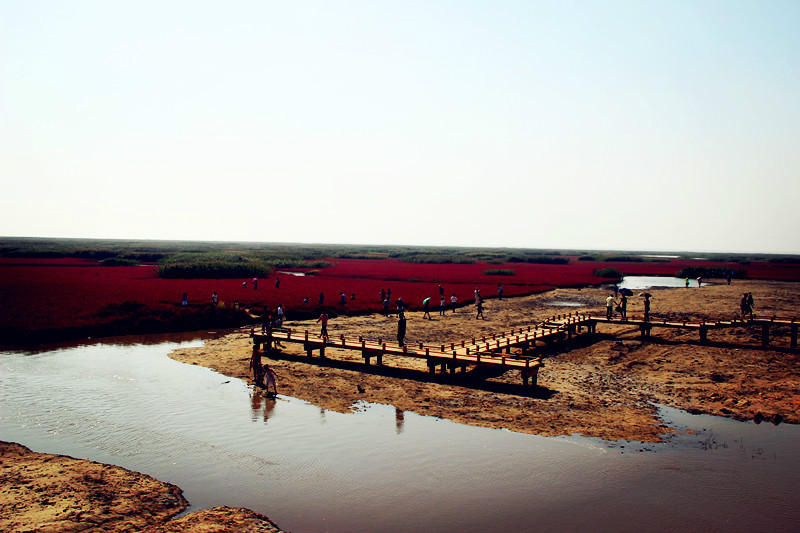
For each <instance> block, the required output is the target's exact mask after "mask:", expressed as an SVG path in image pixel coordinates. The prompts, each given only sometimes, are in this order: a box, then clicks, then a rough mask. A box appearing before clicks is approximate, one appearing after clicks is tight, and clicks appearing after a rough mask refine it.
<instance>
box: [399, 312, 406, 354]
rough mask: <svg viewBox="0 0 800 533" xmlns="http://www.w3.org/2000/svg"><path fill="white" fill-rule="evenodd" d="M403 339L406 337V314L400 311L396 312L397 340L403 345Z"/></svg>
mask: <svg viewBox="0 0 800 533" xmlns="http://www.w3.org/2000/svg"><path fill="white" fill-rule="evenodd" d="M405 339H406V315H405V313H403V311H400V313H398V318H397V342H398V343H399V344H400V346H403V345H404V344H405Z"/></svg>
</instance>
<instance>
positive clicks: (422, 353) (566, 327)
mask: <svg viewBox="0 0 800 533" xmlns="http://www.w3.org/2000/svg"><path fill="white" fill-rule="evenodd" d="M798 323H799V322H798V320H797V319H796V318H778V317H774V316H773V317H770V318H757V317H754V318H753V319H752V320H739V319H734V320H718V321H713V322H711V321H703V322H688V321H684V322H676V321H667V320H663V321H657V320H648V321H644V320H635V319H625V320H623V319H619V318H617V319H609V318H606V317H599V316H592V315H589V314H583V313H570V314H566V315H557V316H554V317H552V318H549V319H547V320H544V321H542V322H540V323H538V324H534V325H530V326H524V327H520V328H512V329H511V330H509V331H501V332H498V333H492V334H488V335H481V336H480V337H473V338H471V339H468V340H462V341H460V342H457V343H455V342H451V343H449V344H438V345H431V344H424V343H415V344H405V345H403V346H400V345H399V344H398V343H396V342H385V341H383V340H381V339H378V340H367V339H364V338H363V337H346V336H344V335H340V336H339V337H338V338H333V337H330V338H328V339H327V340H325V339H323V338H322V337H321V336H320V335H319V334H316V333H311V332H309V331H308V330H304V331H302V332H298V331H293V330H292V329H290V328H281V329H277V330H274V331H273V332H272V333H271V336H268V335H266V334H263V333H257V332H256V331H255V329H251V332H250V336H251V337H252V338H253V351H258V350H260V348H261V346H262V345H264V344H267V345H268V344H270V341H279V342H281V343H283V342H292V343H298V344H302V345H303V349H304V350H305V352H306V355H307V356H308V357H309V358H310V357H312V356H313V354H314V351H319V355H320V357H326V355H325V350H326V349H330V348H336V349H343V350H355V351H360V352H361V357H362V358H363V359H364V363H365V364H366V365H369V364H370V363H371V361H372V360H373V359H374V360H375V362H376V363H377V364H378V365H382V364H383V360H384V357H388V356H397V357H415V358H418V359H425V361H426V363H427V366H428V370H429V371H430V372H431V373H435V372H436V369H437V368H440V369H441V372H442V373H445V372H448V371H449V372H451V373H455V372H457V371H458V370H461V372H465V371H466V369H467V367H470V366H475V367H489V368H499V369H507V370H519V371H520V377H521V378H522V384H523V386H524V387H528V386H532V387H535V386H536V380H537V376H538V372H539V369H540V368H541V367H543V366H544V363H543V362H542V357H543V356H542V355H539V356H536V355H534V354H533V353H532V351H533V349H534V348H535V347H536V345H537V343H544V344H545V345H551V344H555V343H557V342H560V341H565V340H570V339H572V338H573V337H575V336H576V335H578V334H581V333H583V332H586V333H590V334H591V333H596V332H597V324H614V325H630V326H636V327H638V328H639V330H640V332H641V336H642V338H648V337H650V335H651V332H652V330H654V329H657V328H683V329H688V330H697V331H698V332H699V336H700V337H699V340H700V342H707V341H708V331H709V330H711V329H723V328H737V327H752V326H760V327H761V331H762V333H761V344H762V346H764V347H766V346H768V345H769V342H770V332H771V329H772V328H773V327H775V326H786V327H788V328H789V330H790V338H791V341H790V344H791V348H792V349H797V331H798ZM270 337H271V338H270ZM512 350H513V351H514V352H515V353H512Z"/></svg>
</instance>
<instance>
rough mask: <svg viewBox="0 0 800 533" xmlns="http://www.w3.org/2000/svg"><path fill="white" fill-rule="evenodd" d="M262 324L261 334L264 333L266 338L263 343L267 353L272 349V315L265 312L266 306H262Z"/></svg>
mask: <svg viewBox="0 0 800 533" xmlns="http://www.w3.org/2000/svg"><path fill="white" fill-rule="evenodd" d="M263 320H264V322H263V323H262V324H261V333H264V334H265V335H266V336H267V342H265V343H264V344H265V346H266V350H267V351H269V350H271V349H272V315H270V314H269V311H267V306H266V305H265V306H264V317H263Z"/></svg>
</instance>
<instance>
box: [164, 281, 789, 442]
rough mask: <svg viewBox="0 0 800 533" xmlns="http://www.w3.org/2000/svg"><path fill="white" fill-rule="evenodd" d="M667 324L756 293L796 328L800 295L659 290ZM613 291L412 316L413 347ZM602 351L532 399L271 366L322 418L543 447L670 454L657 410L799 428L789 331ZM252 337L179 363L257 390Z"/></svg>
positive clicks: (388, 373) (508, 377)
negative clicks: (516, 437) (369, 414)
mask: <svg viewBox="0 0 800 533" xmlns="http://www.w3.org/2000/svg"><path fill="white" fill-rule="evenodd" d="M648 292H651V293H652V294H653V295H654V298H653V300H652V314H653V317H654V319H655V320H661V319H665V318H666V319H671V320H674V319H681V320H702V319H707V320H715V319H721V318H732V317H734V316H735V315H736V314H737V312H738V306H739V299H740V298H741V295H742V293H743V292H752V293H753V296H754V299H755V302H756V312H757V313H765V314H773V313H774V314H777V315H778V316H792V315H795V314H800V313H798V310H800V287H799V286H798V285H797V284H793V283H780V282H764V281H753V282H744V281H742V282H737V283H734V284H733V285H731V286H728V285H726V284H722V283H721V284H713V285H705V286H703V287H701V288H697V287H693V288H688V289H683V288H681V289H653V290H648ZM609 294H610V291H609V290H607V289H582V290H581V289H558V290H555V291H551V292H549V293H545V294H540V295H535V296H529V297H525V298H514V299H505V300H503V301H498V300H495V299H492V300H488V301H487V302H486V305H485V316H486V320H476V318H475V311H474V308H473V307H465V308H462V309H459V310H458V312H456V313H455V314H453V313H452V312H448V313H447V314H446V315H445V316H440V315H438V312H434V313H432V315H433V318H432V319H431V320H423V319H422V313H408V314H407V318H408V335H407V339H406V340H407V342H409V343H415V342H425V343H432V344H440V343H442V342H446V343H449V342H455V341H460V340H461V339H468V338H472V337H475V336H478V335H481V334H483V333H491V332H496V331H500V330H504V329H505V330H507V329H509V328H511V327H516V326H523V325H529V324H531V323H535V322H538V321H540V320H543V319H545V318H547V317H549V316H552V315H554V314H559V313H566V312H575V311H580V312H593V313H597V314H602V313H604V305H605V303H604V302H605V298H606V297H607V296H608V295H609ZM641 315H642V304H641V298H637V297H636V296H634V297H632V298H630V303H629V316H630V317H631V318H638V317H641ZM286 326H288V327H291V328H293V329H295V330H300V331H302V330H304V329H309V330H311V331H318V329H319V326H318V324H316V323H315V322H314V321H308V322H299V321H298V322H291V321H290V322H287V324H286ZM329 331H330V333H331V335H332V336H333V337H336V336H338V335H340V334H344V335H348V336H358V335H361V336H363V337H365V338H367V339H378V338H381V339H385V340H387V341H390V340H392V341H393V340H394V337H395V335H396V319H395V318H393V317H390V318H386V317H383V316H381V315H369V316H358V317H337V318H336V319H333V320H331V323H330V325H329ZM598 333H599V335H597V336H596V337H594V338H590V337H588V336H587V337H581V338H579V339H578V340H576V341H575V342H574V343H573V344H571V345H569V347H566V346H565V347H563V348H561V350H562V351H561V353H559V352H558V351H550V352H544V353H545V355H546V358H545V367H544V368H543V369H542V371H541V372H540V374H539V388H538V389H537V390H536V391H534V392H533V394H532V395H530V393H529V392H526V391H525V390H523V389H522V388H521V387H520V383H521V380H520V378H519V373H518V372H517V371H509V372H506V373H505V374H501V375H494V376H487V375H486V373H485V371H477V370H473V371H471V372H468V373H467V374H466V375H462V374H456V375H452V376H451V375H436V376H431V375H429V374H428V373H427V366H426V365H425V363H424V361H422V360H418V359H413V358H402V357H397V358H394V357H386V358H384V365H385V366H384V367H383V368H380V369H379V368H377V367H374V366H373V367H370V369H369V372H363V370H364V366H363V361H362V359H361V357H360V354H359V353H357V352H350V351H343V350H335V349H328V350H327V352H328V355H329V358H330V360H329V361H325V362H322V361H320V360H319V359H318V358H316V357H315V358H314V359H313V360H312V362H308V361H307V360H306V359H305V353H304V352H303V351H302V347H301V346H300V345H296V344H289V345H287V346H286V348H284V349H282V350H281V351H280V353H278V354H276V355H275V357H274V359H273V360H270V359H267V358H266V357H265V359H264V360H265V361H269V362H270V365H271V367H272V368H273V369H274V370H275V372H276V373H277V375H278V378H279V392H280V393H281V394H284V395H288V396H294V397H297V398H301V399H304V400H306V401H308V402H310V403H312V404H314V405H318V406H320V407H323V408H326V409H331V410H336V411H341V412H344V411H348V410H352V409H354V408H355V406H354V404H355V403H356V402H358V401H361V400H363V401H367V402H376V403H383V404H390V405H394V406H395V407H396V408H397V409H400V410H404V411H413V412H416V413H418V414H423V415H430V416H436V417H441V418H447V419H450V420H453V421H456V422H460V423H464V424H471V425H477V426H485V427H493V428H507V429H510V430H513V431H519V432H524V433H535V434H539V435H569V434H573V433H580V434H582V435H585V436H591V437H600V438H603V439H608V440H638V441H657V440H659V438H660V437H659V435H661V434H663V433H665V432H667V431H668V430H667V429H666V428H665V427H664V426H663V425H662V424H661V422H660V421H659V420H658V419H657V418H656V416H655V415H656V409H655V407H654V406H653V403H659V404H664V405H669V406H673V407H678V408H681V409H685V410H689V411H693V412H703V413H710V414H715V415H721V416H729V417H732V418H737V419H740V420H746V419H752V418H754V417H757V418H758V419H759V420H761V419H762V418H763V419H767V420H775V421H776V422H777V421H784V422H791V423H798V422H800V419H798V415H797V407H798V404H799V402H800V377H798V375H799V373H798V370H800V362H799V359H800V358H799V357H798V353H797V352H791V351H790V350H789V349H788V346H789V335H788V331H784V330H777V331H775V332H774V334H773V345H772V346H771V347H770V348H769V349H761V347H760V329H756V328H740V329H730V330H721V331H712V332H710V333H709V343H708V344H706V345H701V344H700V343H699V339H698V335H697V332H690V331H684V330H666V329H658V330H657V331H655V332H654V336H653V337H652V338H651V340H650V341H649V342H642V341H641V339H640V338H639V334H638V329H637V328H635V327H631V326H629V325H628V326H626V325H624V324H620V325H604V324H601V325H599V326H598ZM251 347H252V342H251V340H250V337H249V329H244V330H240V331H238V332H235V333H233V334H231V335H229V336H226V337H223V338H220V339H217V340H213V341H209V342H208V343H206V345H205V346H203V347H199V348H190V349H184V350H179V351H176V352H174V353H172V354H171V355H170V357H172V358H174V359H176V360H178V361H183V362H186V363H190V364H197V365H202V366H207V367H210V368H213V369H215V370H217V371H219V372H220V373H222V374H225V375H228V376H232V377H237V378H241V379H245V380H251V379H250V377H251V376H250V374H249V371H248V362H249V358H250V353H251Z"/></svg>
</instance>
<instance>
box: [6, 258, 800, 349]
mask: <svg viewBox="0 0 800 533" xmlns="http://www.w3.org/2000/svg"><path fill="white" fill-rule="evenodd" d="M330 262H331V266H329V267H326V268H322V269H319V270H317V271H316V273H315V274H314V275H297V274H302V272H295V273H285V272H284V273H281V272H277V273H274V274H273V275H271V276H270V277H268V278H265V279H260V280H258V289H257V290H255V289H254V287H253V282H252V279H246V280H245V279H162V278H160V277H158V276H157V272H156V269H155V267H154V266H153V265H142V266H116V267H107V266H100V264H99V263H98V262H96V261H91V260H84V259H74V258H60V259H27V258H24V259H18V258H0V294H2V297H3V304H4V305H3V306H2V307H0V342H2V343H4V344H11V343H41V342H46V341H51V340H60V339H75V338H81V337H86V336H92V337H98V336H107V335H115V334H126V333H150V332H162V331H180V330H184V331H186V330H192V329H202V328H209V327H211V328H220V327H228V326H235V325H241V324H243V323H247V322H248V321H252V319H250V318H249V317H248V316H247V315H246V314H245V313H244V311H243V309H245V308H249V309H251V310H252V311H253V312H254V313H256V314H260V313H261V309H263V308H264V306H267V307H268V308H269V309H270V310H271V311H273V312H274V310H275V309H276V308H277V306H278V305H279V304H281V305H283V306H284V308H285V309H286V311H287V315H288V317H289V318H290V319H292V318H309V317H314V316H317V315H318V314H319V312H320V310H321V308H322V307H324V308H325V309H327V310H328V312H329V313H333V314H339V313H343V312H345V310H346V312H348V313H351V314H352V313H370V312H378V311H380V310H381V309H382V308H383V305H382V303H381V301H380V292H381V289H390V290H391V296H392V298H391V300H392V303H393V302H394V301H395V300H396V299H397V298H398V297H402V298H403V301H404V302H405V304H406V306H408V307H410V308H411V309H419V308H420V307H421V305H422V300H423V299H424V298H427V297H431V298H432V304H431V307H432V309H436V308H437V306H438V304H439V285H441V286H442V287H443V289H444V293H445V299H446V302H447V303H448V304H449V302H450V296H451V295H452V294H453V293H455V294H456V296H457V297H458V301H459V304H470V303H472V302H473V299H474V298H473V292H474V290H475V289H476V288H477V289H480V291H481V295H482V296H483V297H484V298H492V297H496V296H497V286H498V284H499V283H501V284H502V285H503V293H504V295H505V296H519V295H526V294H533V293H539V292H544V291H547V290H549V289H551V288H554V287H576V286H585V285H598V284H601V283H604V282H609V280H607V279H603V278H599V277H597V276H595V275H594V274H593V272H594V271H595V270H597V269H601V268H609V267H614V268H617V269H618V270H620V271H621V272H622V273H624V274H625V275H653V276H655V275H663V276H674V275H675V273H676V272H678V271H679V270H680V269H681V268H683V267H687V266H703V267H720V268H725V269H740V268H742V265H740V264H739V263H720V262H710V261H701V260H698V261H687V260H670V261H656V262H619V263H615V262H594V261H576V260H574V259H573V260H571V261H570V263H569V264H565V265H550V264H535V263H505V264H500V265H498V264H487V263H485V262H477V263H471V264H424V263H407V262H402V261H399V260H396V259H390V258H386V259H374V260H373V259H330ZM745 268H746V270H747V277H748V278H751V279H775V280H800V265H796V264H773V263H768V262H752V263H750V264H747V265H746V267H745ZM487 270H511V271H513V275H492V274H487V273H486V272H485V271H487ZM276 279H280V287H276ZM243 282H246V286H244V287H243V286H242V284H243ZM214 291H217V293H218V295H219V300H220V306H219V308H217V309H214V308H212V306H211V294H212V292H214ZM184 292H185V293H186V294H187V296H188V302H189V305H188V306H185V307H184V306H182V305H181V296H182V295H183V293H184ZM320 293H322V294H323V295H324V302H323V305H322V306H320V305H319V298H320ZM341 293H344V294H345V295H346V298H347V304H346V306H345V305H343V304H342V302H341V297H340V294H341ZM305 298H308V302H309V303H303V301H304V299H305ZM235 302H238V304H239V305H238V307H240V310H239V311H237V310H236V309H235V308H234V303H235Z"/></svg>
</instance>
